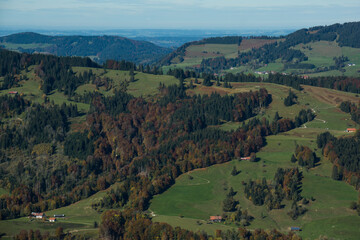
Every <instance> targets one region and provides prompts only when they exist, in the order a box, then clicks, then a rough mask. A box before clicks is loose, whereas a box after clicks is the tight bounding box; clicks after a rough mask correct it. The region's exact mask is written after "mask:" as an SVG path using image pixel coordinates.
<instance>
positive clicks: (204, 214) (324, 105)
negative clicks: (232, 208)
mask: <svg viewBox="0 0 360 240" xmlns="http://www.w3.org/2000/svg"><path fill="white" fill-rule="evenodd" d="M265 86H266V88H267V89H268V90H269V92H270V93H272V94H273V103H272V104H271V106H270V107H269V108H268V109H267V110H266V112H265V113H264V117H267V118H270V119H271V118H273V114H274V113H275V112H276V111H278V112H279V113H280V115H281V116H287V117H291V118H293V117H294V114H295V113H297V112H298V111H299V110H300V109H301V108H305V107H306V108H307V107H310V108H314V110H315V111H316V113H317V114H318V116H317V118H319V119H321V120H324V119H325V121H326V123H324V122H323V121H321V120H314V121H312V122H311V123H308V124H306V125H307V127H308V128H299V129H295V130H292V131H290V132H287V133H282V134H280V135H277V136H269V137H267V143H268V144H267V146H266V147H264V148H263V149H262V150H261V151H260V152H259V153H258V154H257V157H259V158H260V159H261V160H260V161H259V162H257V163H250V162H245V161H242V162H238V161H232V162H230V163H226V164H221V165H216V166H212V167H209V168H206V169H203V170H198V171H194V172H192V173H190V174H191V176H193V180H190V178H189V177H188V176H187V174H184V175H182V176H180V177H179V178H178V179H177V180H176V184H175V185H174V186H173V187H171V188H170V189H169V190H168V191H166V192H165V193H163V194H161V195H158V196H155V197H154V199H153V201H152V204H151V206H150V208H151V210H152V211H154V213H155V215H156V216H155V217H154V221H165V222H168V223H170V224H172V225H173V226H181V227H184V228H188V229H192V230H204V231H207V232H208V233H210V234H213V232H214V229H216V228H218V229H227V228H229V227H235V226H234V225H233V226H232V225H229V226H228V225H224V224H217V225H209V224H206V223H205V220H206V219H208V217H209V216H210V215H216V214H221V213H222V209H221V207H222V201H223V199H224V198H225V194H226V192H227V191H228V189H229V188H230V187H233V188H234V189H235V191H238V193H237V195H236V198H237V199H238V200H239V202H240V206H241V207H242V208H243V209H247V210H248V211H249V212H250V213H251V215H253V216H254V217H255V220H254V221H253V222H252V224H251V226H250V228H251V229H255V228H265V229H272V228H277V229H280V230H282V231H288V228H289V227H290V226H301V227H302V228H303V231H302V232H301V233H300V235H301V236H303V237H305V238H311V239H313V238H314V237H318V236H320V235H328V236H331V237H335V238H343V237H345V238H347V239H355V238H356V237H354V236H357V234H360V231H359V229H358V228H357V226H359V224H360V218H359V217H357V216H355V215H356V214H355V212H354V211H351V210H349V209H348V206H349V204H350V202H351V201H356V200H357V195H358V193H357V192H356V191H355V190H354V188H353V187H351V186H349V185H347V184H346V183H344V182H338V181H334V180H332V179H331V178H330V174H331V169H332V164H331V163H329V162H326V161H324V160H321V162H320V164H319V165H318V166H317V167H316V168H314V169H311V170H309V171H305V169H304V179H303V193H302V195H303V196H304V197H307V198H310V197H314V198H315V199H316V201H314V202H311V203H310V204H309V205H308V206H307V208H308V209H309V211H308V212H307V213H306V214H305V215H304V216H302V217H300V218H299V219H297V220H296V221H292V220H291V219H290V217H289V216H287V214H286V212H288V211H289V209H290V205H291V204H290V203H287V204H286V205H287V206H286V207H285V208H284V209H280V210H272V211H270V212H268V211H267V210H266V209H265V207H257V206H254V205H253V204H252V203H251V202H250V201H249V200H247V199H246V198H245V197H244V196H243V191H244V190H243V186H242V185H241V181H246V180H247V179H249V178H251V179H261V178H263V177H266V178H267V179H273V177H274V173H275V171H276V169H277V168H278V167H295V166H297V165H296V164H292V163H291V162H290V157H291V155H292V153H293V151H294V148H295V146H296V144H302V145H307V146H309V147H311V148H312V149H316V136H317V135H318V134H319V133H321V132H324V131H326V128H329V130H330V131H331V133H332V134H334V135H336V136H341V135H344V134H345V133H344V131H343V130H344V129H345V128H346V127H347V126H348V125H354V123H353V122H352V121H350V120H346V121H345V120H344V119H345V118H346V119H348V118H349V116H348V114H344V113H341V112H339V111H337V109H336V108H335V107H334V103H333V102H331V99H333V96H328V98H326V97H325V98H323V99H320V98H318V96H315V94H314V93H313V92H308V91H305V92H302V93H300V92H298V91H296V94H297V95H298V96H299V102H300V104H298V105H294V106H292V107H288V108H285V107H284V106H283V103H282V102H283V98H284V97H285V96H286V95H287V92H288V88H287V87H283V86H278V85H275V84H265ZM237 87H238V88H246V89H248V90H249V89H251V90H255V89H256V88H257V87H258V84H256V83H245V84H239V85H238V86H237ZM307 90H309V89H307ZM311 90H314V89H311ZM315 90H316V89H315ZM231 91H240V90H239V89H238V90H236V89H231ZM335 93H336V94H337V97H339V98H344V99H347V98H348V97H350V99H352V100H356V99H357V98H355V97H354V94H348V93H342V92H338V91H334V94H335ZM320 94H321V93H320ZM306 104H309V105H306ZM320 117H321V118H320ZM238 126H239V124H238V123H228V124H225V125H223V126H222V128H223V129H224V130H231V129H235V128H237V127H238ZM317 156H321V152H320V150H317ZM233 166H236V167H237V169H238V170H241V173H240V174H239V175H237V176H235V177H233V176H231V175H230V172H231V170H232V168H233ZM285 203H286V202H285ZM180 216H184V218H181V217H180ZM263 216H265V217H264V218H263ZM189 219H190V220H189ZM197 221H199V222H200V224H201V223H203V224H201V225H199V222H197ZM329 223H331V224H332V225H329ZM314 224H316V226H318V227H314ZM339 229H341V231H336V230H339Z"/></svg>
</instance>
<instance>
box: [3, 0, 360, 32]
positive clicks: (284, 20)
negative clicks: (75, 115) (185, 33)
mask: <svg viewBox="0 0 360 240" xmlns="http://www.w3.org/2000/svg"><path fill="white" fill-rule="evenodd" d="M359 16H360V0H340V1H338V0H301V1H299V0H133V1H128V0H0V28H4V27H21V28H46V29H66V28H68V29H94V30H95V29H124V28H130V29H137V28H138V29H147V28H148V29H162V28H163V29H249V28H257V29H267V28H272V29H282V28H302V27H311V26H316V25H330V24H333V23H344V22H351V21H359V20H360V17H359Z"/></svg>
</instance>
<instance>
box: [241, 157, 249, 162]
mask: <svg viewBox="0 0 360 240" xmlns="http://www.w3.org/2000/svg"><path fill="white" fill-rule="evenodd" d="M240 159H241V160H246V161H250V159H251V157H241V158H240Z"/></svg>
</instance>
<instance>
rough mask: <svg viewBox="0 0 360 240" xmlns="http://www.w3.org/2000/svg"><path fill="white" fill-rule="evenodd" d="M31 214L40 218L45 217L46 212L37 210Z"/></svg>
mask: <svg viewBox="0 0 360 240" xmlns="http://www.w3.org/2000/svg"><path fill="white" fill-rule="evenodd" d="M31 216H33V217H35V218H39V219H43V218H44V217H45V213H36V212H32V213H31Z"/></svg>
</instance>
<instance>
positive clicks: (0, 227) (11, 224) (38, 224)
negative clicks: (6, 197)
mask: <svg viewBox="0 0 360 240" xmlns="http://www.w3.org/2000/svg"><path fill="white" fill-rule="evenodd" d="M116 186H117V183H115V184H114V185H112V186H111V187H110V188H108V189H107V190H104V191H100V192H97V193H96V194H94V195H92V196H90V197H89V198H86V199H84V200H81V201H79V202H76V203H74V204H71V205H69V206H66V207H62V208H58V209H55V210H51V211H47V212H45V214H46V216H47V217H52V216H53V215H54V214H57V215H61V214H65V217H64V218H57V221H56V222H55V223H50V222H48V221H43V220H35V219H30V218H28V217H22V218H18V219H11V220H3V221H1V222H0V233H5V234H6V235H5V236H3V238H4V239H12V236H14V235H15V234H17V233H19V232H20V231H21V230H23V229H25V230H30V229H32V230H36V229H39V230H40V231H41V232H46V231H48V232H50V233H54V232H55V230H56V228H58V227H63V229H64V232H67V231H69V232H71V233H73V234H76V233H81V234H84V233H86V235H87V236H90V237H97V235H98V228H97V227H94V224H95V222H96V223H97V224H98V225H99V224H100V222H101V213H99V212H97V211H95V210H94V209H93V208H92V207H91V204H93V203H96V202H98V201H99V200H100V199H101V198H102V197H103V196H105V194H106V191H108V190H109V189H111V188H113V187H116Z"/></svg>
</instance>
